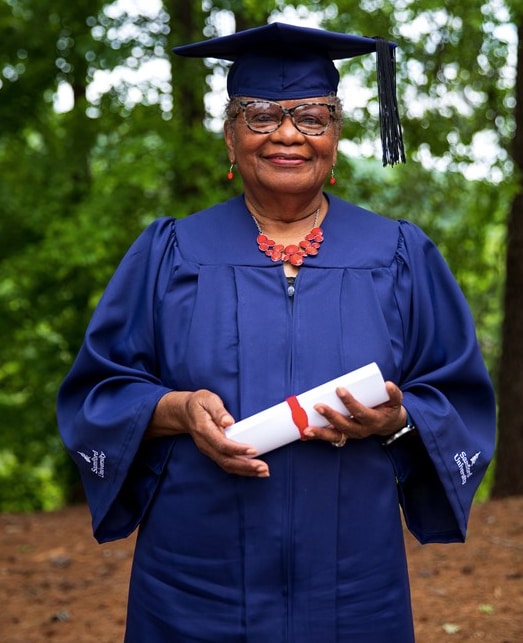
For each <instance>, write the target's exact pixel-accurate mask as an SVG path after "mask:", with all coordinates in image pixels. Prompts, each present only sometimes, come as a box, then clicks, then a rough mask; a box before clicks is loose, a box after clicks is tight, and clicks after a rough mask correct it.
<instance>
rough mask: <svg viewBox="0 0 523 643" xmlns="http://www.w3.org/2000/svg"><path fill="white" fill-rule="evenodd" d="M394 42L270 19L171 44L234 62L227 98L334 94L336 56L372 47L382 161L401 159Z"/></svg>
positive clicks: (191, 52) (350, 55) (183, 51)
mask: <svg viewBox="0 0 523 643" xmlns="http://www.w3.org/2000/svg"><path fill="white" fill-rule="evenodd" d="M395 48H396V44H395V43H393V42H388V41H386V40H383V39H382V38H366V37H363V36H353V35H349V34H343V33H337V32H333V31H325V30H323V29H312V28H309V27H298V26H296V25H288V24H283V23H280V22H273V23H271V24H269V25H264V26H263V27H256V28H254V29H246V30H244V31H239V32H237V33H234V34H231V35H229V36H222V37H219V38H210V39H208V40H204V41H201V42H196V43H192V44H189V45H183V46H179V47H175V48H174V49H173V51H174V52H175V53H176V54H178V55H180V56H189V57H194V58H218V59H222V60H229V61H232V62H233V65H232V66H231V68H230V70H229V73H228V76H227V91H228V94H229V97H231V98H233V97H235V96H249V97H252V98H261V99H266V100H289V99H300V98H316V97H319V96H328V95H329V94H336V92H337V89H338V83H339V73H338V70H337V69H336V67H335V65H334V62H333V61H334V60H341V59H344V58H354V57H355V56H361V55H364V54H369V53H373V52H376V68H377V74H378V94H379V105H380V130H381V142H382V148H383V165H394V164H395V163H398V162H399V161H402V162H403V163H404V162H405V150H404V146H403V135H402V130H401V122H400V118H399V112H398V101H397V97H396V66H395V55H394V52H395Z"/></svg>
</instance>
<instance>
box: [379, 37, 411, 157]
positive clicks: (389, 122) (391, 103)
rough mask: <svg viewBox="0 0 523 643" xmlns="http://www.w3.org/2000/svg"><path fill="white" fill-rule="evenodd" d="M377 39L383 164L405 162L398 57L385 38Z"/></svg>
mask: <svg viewBox="0 0 523 643" xmlns="http://www.w3.org/2000/svg"><path fill="white" fill-rule="evenodd" d="M375 40H376V68H377V74H378V95H379V105H380V132H381V146H382V150H383V166H385V165H395V164H396V163H399V162H400V161H401V162H402V163H405V147H404V145H403V132H402V129H401V121H400V116H399V111H398V98H397V95H396V59H395V55H394V50H393V49H392V50H391V49H390V47H389V44H388V42H387V41H386V40H384V39H383V38H375Z"/></svg>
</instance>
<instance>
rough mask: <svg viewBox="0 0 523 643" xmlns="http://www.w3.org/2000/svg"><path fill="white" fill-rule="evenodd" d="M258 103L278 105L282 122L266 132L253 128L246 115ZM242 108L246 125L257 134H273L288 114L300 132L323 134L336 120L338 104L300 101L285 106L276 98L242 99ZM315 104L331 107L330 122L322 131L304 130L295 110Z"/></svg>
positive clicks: (312, 134) (309, 134) (306, 134)
mask: <svg viewBox="0 0 523 643" xmlns="http://www.w3.org/2000/svg"><path fill="white" fill-rule="evenodd" d="M256 103H263V104H266V105H277V106H278V107H279V108H280V109H281V118H280V122H279V123H278V124H277V125H276V127H274V128H273V129H270V130H265V131H264V132H260V131H259V130H256V129H253V127H252V126H251V125H250V124H249V122H248V121H247V117H246V115H245V110H246V109H247V107H249V105H254V104H256ZM239 104H240V109H241V111H242V114H243V120H244V122H245V125H247V127H248V129H250V131H251V132H254V133H255V134H272V133H273V132H275V131H276V130H277V129H279V128H280V127H281V125H282V123H283V120H284V118H285V117H286V116H288V117H289V118H290V119H291V123H292V124H293V125H294V127H295V128H296V129H297V130H298V132H300V134H303V135H304V136H323V134H325V132H326V131H327V130H328V129H329V127H330V124H331V123H332V121H333V120H334V116H335V114H336V105H334V104H333V103H320V102H315V103H300V104H299V105H295V106H294V107H283V105H282V104H281V103H278V102H277V101H274V100H242V101H240V103H239ZM313 105H321V106H322V107H327V108H328V109H329V122H328V123H327V125H326V126H325V129H324V130H322V131H321V132H316V133H312V132H304V131H303V130H301V129H300V128H299V127H298V125H297V124H296V121H295V120H294V112H295V111H296V110H297V109H298V108H299V107H308V106H313Z"/></svg>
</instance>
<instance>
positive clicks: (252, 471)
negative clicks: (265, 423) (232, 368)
mask: <svg viewBox="0 0 523 643" xmlns="http://www.w3.org/2000/svg"><path fill="white" fill-rule="evenodd" d="M187 415H188V418H189V421H188V425H189V427H190V429H189V433H190V434H191V436H192V438H193V440H194V443H195V444H196V446H197V447H198V449H199V450H200V451H201V452H202V453H204V454H205V455H206V456H208V457H209V458H211V460H214V462H216V464H217V465H218V466H220V467H221V468H222V469H223V470H224V471H226V472H227V473H233V474H236V475H242V476H249V477H257V478H266V477H268V476H269V467H268V465H267V463H266V462H264V461H263V460H257V459H254V458H253V456H255V455H256V449H254V447H252V446H251V445H248V444H241V443H238V442H235V441H234V440H230V439H228V438H227V436H226V434H225V429H226V428H227V427H229V426H231V425H232V424H234V418H233V417H232V416H231V414H230V413H229V412H228V411H227V410H226V409H225V407H224V405H223V402H222V400H221V399H220V398H219V397H218V396H217V395H215V394H214V393H210V392H209V391H201V392H196V393H195V394H194V396H192V397H191V398H190V399H189V400H188V402H187Z"/></svg>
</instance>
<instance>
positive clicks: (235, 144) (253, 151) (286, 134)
mask: <svg viewBox="0 0 523 643" xmlns="http://www.w3.org/2000/svg"><path fill="white" fill-rule="evenodd" d="M251 100H254V99H251V98H247V97H246V98H244V99H242V101H244V102H247V101H251ZM275 102H278V103H279V104H280V105H282V106H283V107H285V108H287V109H291V108H293V107H295V106H296V105H302V104H305V103H307V104H308V103H329V102H332V100H330V101H329V98H325V97H323V98H322V97H320V98H308V99H299V100H284V101H275ZM338 140H339V128H338V126H337V125H336V123H335V122H334V121H333V120H331V122H330V124H329V127H328V128H327V130H326V131H325V132H324V133H323V134H321V135H320V136H309V135H307V134H303V133H302V132H300V131H299V130H298V129H297V128H296V127H295V126H294V124H293V122H292V120H291V118H290V116H289V115H285V117H284V119H283V121H282V124H281V125H280V127H278V128H277V129H276V130H274V131H273V132H270V133H266V134H260V133H257V132H253V131H252V130H251V129H249V127H248V126H247V123H246V121H245V119H244V116H243V114H242V111H241V110H240V111H239V113H238V116H237V117H236V119H235V120H232V121H226V123H225V142H226V144H227V150H228V153H229V158H230V159H231V161H233V162H235V163H236V165H237V167H238V171H239V173H240V175H241V176H242V179H243V182H244V186H245V189H246V191H249V190H253V191H255V192H258V191H259V190H260V189H265V190H270V191H271V193H272V194H274V193H275V192H281V193H286V194H289V193H302V194H303V193H304V192H306V191H312V192H314V191H318V190H321V189H322V186H323V183H324V182H325V180H326V178H327V176H328V175H329V174H330V171H331V168H332V166H333V165H334V164H335V162H336V153H337V145H338Z"/></svg>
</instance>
